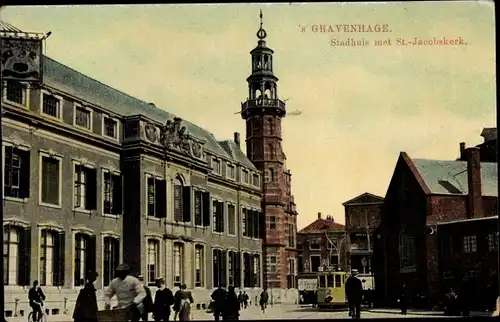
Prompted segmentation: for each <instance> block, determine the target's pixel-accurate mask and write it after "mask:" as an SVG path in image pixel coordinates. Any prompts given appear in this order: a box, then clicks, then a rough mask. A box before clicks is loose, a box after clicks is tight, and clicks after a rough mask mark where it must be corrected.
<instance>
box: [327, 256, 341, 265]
mask: <svg viewBox="0 0 500 322" xmlns="http://www.w3.org/2000/svg"><path fill="white" fill-rule="evenodd" d="M338 264H339V256H338V255H330V263H329V265H331V266H337V265H338Z"/></svg>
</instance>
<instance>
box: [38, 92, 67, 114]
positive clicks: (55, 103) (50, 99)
mask: <svg viewBox="0 0 500 322" xmlns="http://www.w3.org/2000/svg"><path fill="white" fill-rule="evenodd" d="M61 112H62V111H61V99H60V98H58V97H56V96H54V95H51V94H48V93H43V94H42V114H45V115H47V116H50V117H53V118H56V119H61V117H62V113H61Z"/></svg>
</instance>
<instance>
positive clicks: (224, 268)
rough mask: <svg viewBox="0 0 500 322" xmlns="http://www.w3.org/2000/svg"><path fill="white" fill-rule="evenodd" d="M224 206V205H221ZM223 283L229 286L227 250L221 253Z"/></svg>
mask: <svg viewBox="0 0 500 322" xmlns="http://www.w3.org/2000/svg"><path fill="white" fill-rule="evenodd" d="M221 204H222V203H221ZM221 255H222V256H221V264H222V265H221V273H222V274H221V275H222V276H221V282H222V284H224V285H227V252H226V251H225V250H222V251H221Z"/></svg>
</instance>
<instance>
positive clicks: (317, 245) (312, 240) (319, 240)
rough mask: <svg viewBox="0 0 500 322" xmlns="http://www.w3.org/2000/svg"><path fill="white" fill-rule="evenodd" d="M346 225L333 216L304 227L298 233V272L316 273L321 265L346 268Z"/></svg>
mask: <svg viewBox="0 0 500 322" xmlns="http://www.w3.org/2000/svg"><path fill="white" fill-rule="evenodd" d="M345 237H346V236H345V230H344V225H342V224H339V223H336V222H335V220H334V219H333V217H332V216H326V217H325V218H323V217H322V214H321V213H320V212H319V213H318V219H316V220H315V221H313V222H312V223H311V224H309V225H308V226H306V227H304V228H302V229H301V230H300V231H299V232H298V234H297V249H298V250H299V254H298V263H297V266H298V267H297V268H298V273H299V274H300V273H315V272H318V271H319V269H320V267H325V266H337V267H339V268H342V269H345V267H346V264H347V258H346V243H345V241H346V238H345Z"/></svg>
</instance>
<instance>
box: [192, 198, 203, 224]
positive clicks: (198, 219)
mask: <svg viewBox="0 0 500 322" xmlns="http://www.w3.org/2000/svg"><path fill="white" fill-rule="evenodd" d="M194 224H195V225H196V226H201V225H202V224H203V215H202V192H201V191H195V192H194Z"/></svg>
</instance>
